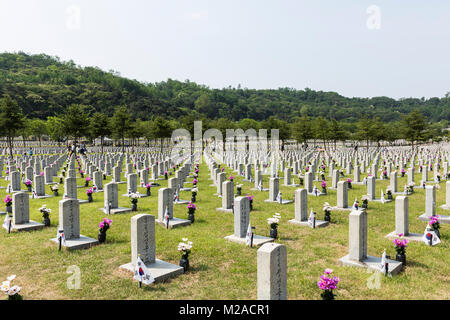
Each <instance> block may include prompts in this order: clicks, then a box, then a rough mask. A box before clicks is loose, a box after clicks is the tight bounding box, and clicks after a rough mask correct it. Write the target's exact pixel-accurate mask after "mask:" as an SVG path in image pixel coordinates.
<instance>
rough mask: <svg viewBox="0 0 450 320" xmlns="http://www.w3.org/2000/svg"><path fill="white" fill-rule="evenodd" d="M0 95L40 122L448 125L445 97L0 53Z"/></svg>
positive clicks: (449, 114) (449, 107)
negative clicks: (79, 112)
mask: <svg viewBox="0 0 450 320" xmlns="http://www.w3.org/2000/svg"><path fill="white" fill-rule="evenodd" d="M0 93H1V94H4V93H8V94H9V95H10V96H11V97H12V98H14V99H15V100H17V102H18V103H19V105H20V106H21V107H22V109H23V112H24V113H25V114H26V115H27V116H28V117H29V118H42V119H45V118H46V117H47V116H53V115H58V114H60V113H62V112H63V111H64V110H65V108H66V107H67V106H69V105H71V104H83V105H87V106H90V107H91V108H92V109H93V110H92V111H94V109H95V111H100V112H103V113H106V114H108V115H112V114H113V112H114V110H113V107H114V106H117V105H126V106H127V107H128V109H129V111H130V113H131V114H132V116H133V118H140V119H142V120H147V119H150V118H152V117H153V116H157V115H164V116H167V117H173V118H175V117H176V118H178V117H182V116H188V117H195V118H197V119H200V118H202V117H203V116H206V117H208V118H211V119H217V118H227V119H230V120H236V121H237V120H240V119H244V118H251V119H255V120H264V119H267V118H269V117H271V116H274V117H276V118H279V119H282V120H285V121H289V122H291V121H292V120H293V119H295V117H296V116H302V115H308V116H310V117H317V116H323V117H324V118H327V119H336V120H338V121H345V122H351V121H356V120H358V119H359V118H360V117H361V116H369V117H379V118H380V119H381V120H382V121H384V122H390V121H397V120H400V119H401V115H402V114H406V113H409V112H411V111H412V110H414V109H418V110H420V111H421V112H422V113H423V114H424V115H425V116H426V117H427V118H428V120H429V121H433V122H436V121H440V120H443V119H445V120H449V121H450V95H449V94H447V95H446V97H443V98H431V99H423V98H422V99H418V98H408V99H400V100H395V99H391V98H388V97H375V98H371V99H368V98H346V97H343V96H341V95H339V94H337V93H335V92H323V91H313V90H309V89H305V90H295V89H291V88H279V89H270V90H255V89H242V88H240V87H238V88H232V87H228V88H223V89H210V88H208V87H207V86H204V85H199V84H196V83H194V82H190V81H187V80H186V81H185V82H180V81H175V80H170V79H169V80H168V81H167V82H159V83H141V82H138V81H135V80H129V79H126V78H123V77H120V75H118V74H117V73H115V72H113V71H111V72H105V71H102V70H100V69H99V68H96V67H84V68H83V67H80V66H77V65H76V64H75V63H74V62H73V61H67V62H64V61H60V60H59V58H57V57H51V56H48V55H45V54H39V55H27V54H25V53H21V52H19V53H14V54H13V53H3V54H0ZM197 113H199V114H201V115H198V116H197ZM202 115H203V116H202Z"/></svg>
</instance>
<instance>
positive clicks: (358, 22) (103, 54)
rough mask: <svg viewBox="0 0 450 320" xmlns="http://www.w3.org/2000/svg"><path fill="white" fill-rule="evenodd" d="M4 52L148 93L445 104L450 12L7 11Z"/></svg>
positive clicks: (26, 4) (327, 6) (106, 2)
mask: <svg viewBox="0 0 450 320" xmlns="http://www.w3.org/2000/svg"><path fill="white" fill-rule="evenodd" d="M5 51H7V52H18V51H23V52H26V53H31V54H36V53H46V54H49V55H52V56H58V57H60V58H61V60H73V61H74V62H75V63H76V64H77V65H81V66H97V67H99V68H101V69H103V70H105V71H109V70H114V71H117V72H119V73H120V74H121V75H122V76H124V77H127V78H131V79H136V80H139V81H142V82H160V81H166V80H167V79H168V78H171V79H176V80H180V81H185V80H186V79H189V80H190V81H195V82H197V83H200V84H204V85H207V86H209V87H212V88H223V87H228V86H233V87H236V86H237V85H238V84H240V85H241V86H242V87H244V88H256V89H269V88H274V89H276V88H279V87H290V88H296V89H304V88H310V89H313V90H322V91H335V92H338V93H339V94H342V95H344V96H347V97H374V96H389V97H392V98H396V99H398V98H406V97H417V98H421V97H425V98H429V97H443V96H444V95H445V94H446V93H447V92H450V59H449V58H450V1H445V0H428V1H422V0H383V1H382V0H372V1H365V0H339V1H337V0H310V1H302V0H271V1H269V0H221V1H216V0H208V1H206V0H164V1H163V0H161V1H159V0H158V1H156V0H128V1H123V0H122V1H121V0H88V1H81V0H71V1H68V0H0V52H5Z"/></svg>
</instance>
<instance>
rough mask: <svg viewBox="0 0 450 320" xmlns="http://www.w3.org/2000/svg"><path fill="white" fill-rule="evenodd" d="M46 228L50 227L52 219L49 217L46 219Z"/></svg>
mask: <svg viewBox="0 0 450 320" xmlns="http://www.w3.org/2000/svg"><path fill="white" fill-rule="evenodd" d="M44 226H46V227H50V218H49V217H46V218H44Z"/></svg>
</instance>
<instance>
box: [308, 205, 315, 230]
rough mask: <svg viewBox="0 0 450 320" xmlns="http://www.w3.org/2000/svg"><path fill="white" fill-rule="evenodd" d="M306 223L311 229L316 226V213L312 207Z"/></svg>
mask: <svg viewBox="0 0 450 320" xmlns="http://www.w3.org/2000/svg"><path fill="white" fill-rule="evenodd" d="M308 225H309V226H310V227H311V228H313V229H315V228H316V213H315V212H314V211H313V210H312V209H311V212H310V214H309V219H308Z"/></svg>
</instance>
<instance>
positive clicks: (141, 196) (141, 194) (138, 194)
mask: <svg viewBox="0 0 450 320" xmlns="http://www.w3.org/2000/svg"><path fill="white" fill-rule="evenodd" d="M136 194H137V196H138V197H139V198H145V197H148V195H147V194H146V193H139V192H136ZM122 197H130V195H129V194H128V193H126V194H123V195H122Z"/></svg>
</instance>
